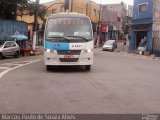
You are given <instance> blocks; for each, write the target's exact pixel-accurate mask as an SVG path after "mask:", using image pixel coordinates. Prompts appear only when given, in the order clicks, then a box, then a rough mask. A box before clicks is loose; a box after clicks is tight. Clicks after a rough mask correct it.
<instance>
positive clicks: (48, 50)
mask: <svg viewBox="0 0 160 120" xmlns="http://www.w3.org/2000/svg"><path fill="white" fill-rule="evenodd" d="M45 51H46V52H48V53H53V52H54V51H53V50H50V49H45Z"/></svg>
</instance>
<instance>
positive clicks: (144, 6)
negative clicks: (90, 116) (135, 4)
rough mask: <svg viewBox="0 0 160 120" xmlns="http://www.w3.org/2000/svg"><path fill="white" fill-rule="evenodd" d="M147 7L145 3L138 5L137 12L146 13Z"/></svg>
mask: <svg viewBox="0 0 160 120" xmlns="http://www.w3.org/2000/svg"><path fill="white" fill-rule="evenodd" d="M147 6H148V4H147V3H144V4H140V5H139V12H145V11H147Z"/></svg>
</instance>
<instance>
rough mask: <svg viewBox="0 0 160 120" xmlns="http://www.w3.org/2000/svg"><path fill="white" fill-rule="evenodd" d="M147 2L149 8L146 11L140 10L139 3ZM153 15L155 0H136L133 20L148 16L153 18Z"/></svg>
mask: <svg viewBox="0 0 160 120" xmlns="http://www.w3.org/2000/svg"><path fill="white" fill-rule="evenodd" d="M143 3H147V4H148V6H147V10H146V11H144V12H140V11H139V5H140V4H143ZM152 15H153V2H152V0H134V5H133V20H137V19H146V18H152Z"/></svg>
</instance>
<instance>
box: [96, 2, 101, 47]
mask: <svg viewBox="0 0 160 120" xmlns="http://www.w3.org/2000/svg"><path fill="white" fill-rule="evenodd" d="M101 8H102V5H101V4H100V8H99V18H98V25H97V38H96V41H95V45H96V46H99V42H100V30H99V29H100V20H101Z"/></svg>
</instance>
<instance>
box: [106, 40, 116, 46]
mask: <svg viewBox="0 0 160 120" xmlns="http://www.w3.org/2000/svg"><path fill="white" fill-rule="evenodd" d="M113 43H114V41H113V40H109V41H107V42H106V43H105V44H106V45H112V44H113Z"/></svg>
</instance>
